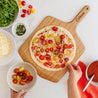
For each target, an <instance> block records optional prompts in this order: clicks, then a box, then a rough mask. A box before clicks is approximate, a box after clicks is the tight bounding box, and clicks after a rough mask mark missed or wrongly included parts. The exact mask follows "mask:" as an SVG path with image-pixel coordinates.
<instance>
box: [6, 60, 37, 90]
mask: <svg viewBox="0 0 98 98" xmlns="http://www.w3.org/2000/svg"><path fill="white" fill-rule="evenodd" d="M36 80H37V72H36V70H35V68H34V67H33V66H32V65H31V64H29V63H27V62H21V63H17V64H15V65H13V66H12V67H11V68H10V69H9V71H8V73H7V82H8V85H9V86H10V88H11V89H13V90H15V91H19V90H24V91H28V90H30V89H31V88H32V87H33V86H34V85H35V83H36Z"/></svg>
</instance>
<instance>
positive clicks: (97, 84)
mask: <svg viewBox="0 0 98 98" xmlns="http://www.w3.org/2000/svg"><path fill="white" fill-rule="evenodd" d="M93 62H94V61H93ZM93 62H92V63H93ZM90 64H91V63H90ZM90 64H89V65H88V66H87V68H86V71H85V74H86V78H87V80H88V81H89V80H90V79H89V77H88V75H87V70H88V68H89V66H90ZM91 84H93V85H95V86H98V82H94V81H91Z"/></svg>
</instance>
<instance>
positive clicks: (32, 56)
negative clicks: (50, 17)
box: [29, 26, 76, 71]
mask: <svg viewBox="0 0 98 98" xmlns="http://www.w3.org/2000/svg"><path fill="white" fill-rule="evenodd" d="M51 27H53V26H47V27H45V28H43V29H41V30H39V31H38V32H37V33H36V34H35V35H34V36H33V38H32V40H31V42H30V47H29V50H30V55H31V58H32V60H33V61H34V62H35V63H36V64H37V65H38V66H40V67H41V68H44V69H46V70H48V71H59V70H62V69H64V68H65V67H64V68H49V67H45V66H44V65H43V64H42V63H40V62H38V61H37V59H36V58H35V56H34V53H33V52H32V50H31V46H32V41H33V39H34V38H35V37H36V36H37V34H39V33H40V32H42V31H44V30H45V29H46V28H47V29H48V28H51ZM56 27H58V28H60V29H62V30H63V31H64V32H66V34H67V35H68V36H69V37H70V38H71V39H72V42H73V44H74V54H73V57H72V58H71V59H70V61H69V62H71V61H72V60H73V59H74V57H75V53H76V44H75V40H74V38H73V36H72V35H71V34H70V32H69V31H68V30H66V29H65V28H63V27H60V26H56Z"/></svg>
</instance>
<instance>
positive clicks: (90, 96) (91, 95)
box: [78, 61, 98, 98]
mask: <svg viewBox="0 0 98 98" xmlns="http://www.w3.org/2000/svg"><path fill="white" fill-rule="evenodd" d="M78 65H79V66H80V68H81V70H82V77H81V79H80V80H79V81H78V87H79V90H80V94H81V98H98V86H94V85H92V84H89V86H88V87H87V89H86V90H85V92H83V91H82V90H83V88H84V87H85V85H86V84H87V82H88V81H87V79H86V76H85V70H86V66H85V64H84V63H83V62H81V61H79V63H78Z"/></svg>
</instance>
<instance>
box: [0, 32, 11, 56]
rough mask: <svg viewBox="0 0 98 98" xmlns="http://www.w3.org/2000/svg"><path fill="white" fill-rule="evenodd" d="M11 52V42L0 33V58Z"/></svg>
mask: <svg viewBox="0 0 98 98" xmlns="http://www.w3.org/2000/svg"><path fill="white" fill-rule="evenodd" d="M10 51H11V42H10V40H9V38H8V37H7V36H6V35H5V34H3V33H0V57H4V56H7V55H8V54H9V53H10Z"/></svg>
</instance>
